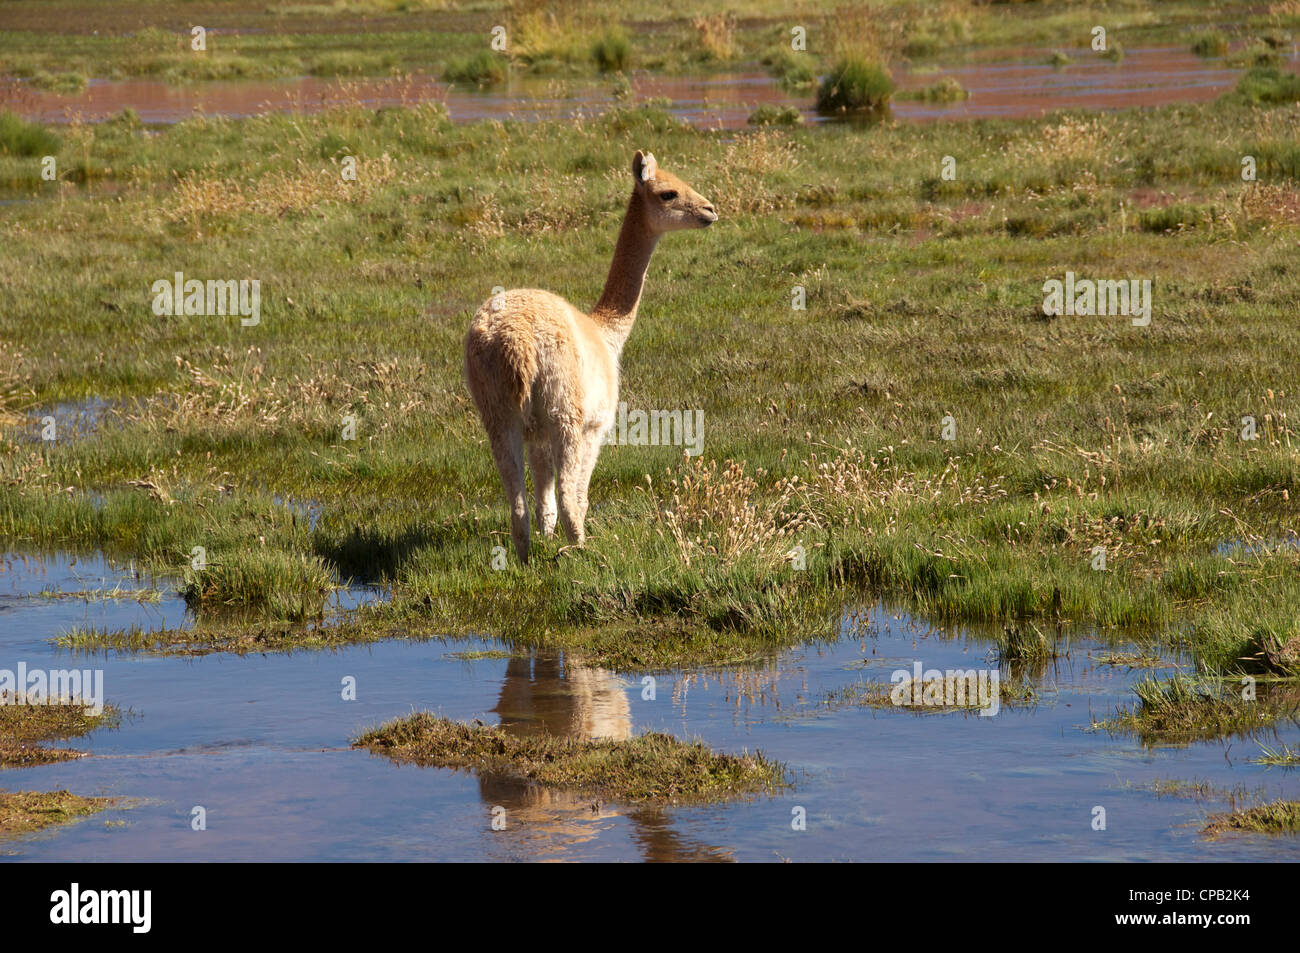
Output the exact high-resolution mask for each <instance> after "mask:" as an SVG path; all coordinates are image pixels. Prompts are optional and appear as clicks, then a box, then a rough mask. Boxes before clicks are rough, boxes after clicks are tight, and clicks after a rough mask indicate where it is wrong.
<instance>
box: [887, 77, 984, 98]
mask: <svg viewBox="0 0 1300 953" xmlns="http://www.w3.org/2000/svg"><path fill="white" fill-rule="evenodd" d="M898 98H899V99H919V100H922V101H923V102H927V103H957V102H961V101H962V100H965V99H969V98H970V92H969V91H968V90H967V89H966V87H964V86H962V84H961V83H959V82H958V81H957V80H956V79H954V78H953V77H951V76H945V77H944V78H943V79H941V80H939V82H937V83H933V84H931V85H929V86H923V87H921V88H920V89H909V90H905V91H904V92H900V93H899V94H898Z"/></svg>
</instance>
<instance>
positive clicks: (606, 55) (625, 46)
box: [591, 26, 632, 73]
mask: <svg viewBox="0 0 1300 953" xmlns="http://www.w3.org/2000/svg"><path fill="white" fill-rule="evenodd" d="M591 58H592V59H593V60H595V62H596V67H597V68H598V69H599V70H600V71H601V72H602V73H621V72H622V71H623V70H625V69H627V68H628V65H629V64H630V63H631V61H632V45H631V43H629V42H628V39H627V34H626V33H624V32H623V30H622V28H621V27H617V26H615V27H610V28H609V29H608V30H606V31H605V32H604V33H602V34H601V35H600V36H598V37H596V39H595V41H594V42H593V43H592V44H591Z"/></svg>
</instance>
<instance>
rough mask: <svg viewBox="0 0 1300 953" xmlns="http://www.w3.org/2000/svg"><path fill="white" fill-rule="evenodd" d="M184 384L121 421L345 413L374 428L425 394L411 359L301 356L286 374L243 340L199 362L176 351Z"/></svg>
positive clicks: (330, 420) (271, 427)
mask: <svg viewBox="0 0 1300 953" xmlns="http://www.w3.org/2000/svg"><path fill="white" fill-rule="evenodd" d="M176 363H177V366H178V367H179V368H180V369H181V370H182V371H183V373H184V374H185V378H186V384H185V386H184V387H183V388H180V389H177V390H160V391H159V392H158V393H156V394H155V395H154V396H153V397H152V398H150V399H149V400H147V401H145V402H144V403H143V405H142V406H141V407H140V408H139V409H138V410H135V411H131V412H130V413H128V414H127V418H128V419H129V420H132V421H135V422H140V423H144V424H145V425H146V426H147V427H149V428H151V429H154V430H161V431H186V430H194V429H202V430H204V431H206V432H211V431H213V430H222V429H227V430H229V429H235V428H242V427H248V426H250V425H251V426H252V427H253V428H254V429H256V430H259V431H262V432H265V433H275V432H280V431H282V430H286V429H289V430H294V431H298V432H301V431H304V430H310V429H316V430H321V429H324V430H331V429H339V428H341V427H342V417H343V416H344V415H345V414H349V413H351V414H355V415H357V416H361V415H362V414H364V415H365V419H366V427H365V429H366V431H367V433H370V434H374V433H377V432H382V431H385V430H388V429H390V428H392V427H394V426H397V425H398V424H399V423H400V422H401V421H402V420H404V419H406V418H408V416H409V415H410V414H412V413H414V412H416V411H417V410H420V409H421V408H423V407H425V406H426V404H427V402H428V400H429V398H430V393H429V391H428V390H427V389H426V382H425V380H424V375H425V368H424V366H423V365H422V364H420V363H418V362H417V361H414V360H399V359H393V360H389V361H354V360H348V361H344V360H332V361H315V360H311V359H308V370H307V372H306V373H304V374H300V375H299V374H295V375H294V376H293V377H290V378H286V379H283V380H281V379H277V378H276V377H274V376H268V375H267V373H266V369H265V365H264V363H263V360H262V352H261V349H260V348H257V347H250V348H249V349H248V350H247V351H246V352H245V353H244V354H243V355H242V359H241V360H240V361H239V362H236V361H235V360H234V359H232V358H231V357H229V356H227V357H224V358H222V359H220V360H218V361H217V362H215V363H213V364H212V365H211V366H210V367H207V368H200V367H196V366H195V365H193V364H191V363H190V362H189V361H187V360H185V359H184V358H182V357H179V356H178V357H177V358H176Z"/></svg>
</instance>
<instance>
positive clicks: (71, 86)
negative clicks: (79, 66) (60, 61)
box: [29, 70, 90, 94]
mask: <svg viewBox="0 0 1300 953" xmlns="http://www.w3.org/2000/svg"><path fill="white" fill-rule="evenodd" d="M29 82H30V83H31V84H32V85H33V86H35V87H36V88H37V89H44V90H47V91H48V92H51V93H64V94H69V93H79V92H81V91H82V90H84V89H85V88H86V87H87V86H88V85H90V81H89V80H88V79H86V77H85V76H83V75H82V74H81V73H50V72H46V71H45V70H37V71H36V72H35V73H33V74H32V76H31V79H30V80H29Z"/></svg>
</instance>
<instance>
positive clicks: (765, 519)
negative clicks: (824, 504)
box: [646, 457, 815, 569]
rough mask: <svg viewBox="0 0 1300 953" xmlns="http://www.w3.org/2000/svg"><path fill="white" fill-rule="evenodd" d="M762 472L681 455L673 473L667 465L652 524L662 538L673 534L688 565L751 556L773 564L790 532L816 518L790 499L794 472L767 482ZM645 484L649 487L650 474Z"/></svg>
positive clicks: (786, 549)
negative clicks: (682, 459)
mask: <svg viewBox="0 0 1300 953" xmlns="http://www.w3.org/2000/svg"><path fill="white" fill-rule="evenodd" d="M766 475H767V474H766V471H764V470H761V469H760V470H756V471H755V472H754V474H753V475H750V474H749V473H747V472H746V466H745V463H744V462H740V463H737V462H736V461H734V460H728V461H727V462H726V463H725V464H722V465H721V466H719V464H718V461H717V460H712V461H710V462H709V463H707V464H706V463H704V462H703V461H702V460H701V459H700V458H699V457H695V458H691V457H686V458H685V460H684V462H683V463H682V465H681V467H680V468H679V469H678V471H677V472H676V473H674V472H673V471H671V470H669V471H667V474H666V486H665V488H664V496H663V498H662V499H660V500H658V501H657V502H656V508H655V515H656V518H657V524H656V527H655V529H656V531H657V532H658V534H659V536H660V538H661V539H665V540H667V539H671V540H672V542H673V543H674V544H675V545H676V547H677V552H678V554H679V555H680V556H681V560H682V562H683V563H684V564H685V565H687V566H692V565H698V564H699V563H700V562H701V561H703V560H706V559H712V560H716V561H719V562H721V563H723V564H724V565H732V564H734V563H735V562H737V561H738V560H740V559H744V558H753V559H756V560H757V561H758V563H759V564H760V565H763V566H765V567H767V568H769V569H770V568H773V567H775V566H777V565H779V564H780V563H782V562H784V561H786V560H787V559H788V557H789V553H790V549H791V543H792V541H793V538H794V536H795V534H796V533H798V532H799V530H801V529H804V528H807V527H810V526H813V525H815V520H814V519H813V517H812V516H811V514H809V513H807V512H806V511H803V510H801V509H799V508H798V507H797V506H796V505H795V501H796V498H797V497H798V496H799V491H800V489H801V485H800V482H799V478H798V477H797V476H794V477H789V478H787V479H784V480H778V481H777V482H776V483H775V484H774V485H772V486H767V485H765V484H764V482H763V481H764V477H766ZM646 486H647V488H648V490H649V491H651V492H652V491H653V490H654V482H653V480H652V479H651V477H650V476H649V474H647V475H646ZM760 487H762V489H763V492H762V493H760V492H759V490H760Z"/></svg>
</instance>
